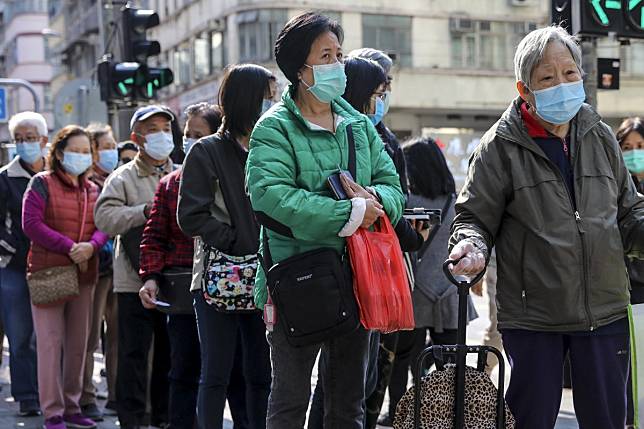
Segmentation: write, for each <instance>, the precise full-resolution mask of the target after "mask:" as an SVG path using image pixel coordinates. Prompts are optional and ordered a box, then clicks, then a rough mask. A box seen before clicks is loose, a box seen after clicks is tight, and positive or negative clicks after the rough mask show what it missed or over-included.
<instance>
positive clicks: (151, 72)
mask: <svg viewBox="0 0 644 429" xmlns="http://www.w3.org/2000/svg"><path fill="white" fill-rule="evenodd" d="M173 80H174V75H173V74H172V70H170V69H169V68H164V67H162V68H160V67H149V68H147V70H146V74H145V77H144V82H143V85H142V88H141V92H142V93H141V95H142V97H143V98H146V99H151V98H155V96H156V92H157V91H158V90H159V89H161V88H163V87H166V86H168V85H170V84H171V83H172V81H173Z"/></svg>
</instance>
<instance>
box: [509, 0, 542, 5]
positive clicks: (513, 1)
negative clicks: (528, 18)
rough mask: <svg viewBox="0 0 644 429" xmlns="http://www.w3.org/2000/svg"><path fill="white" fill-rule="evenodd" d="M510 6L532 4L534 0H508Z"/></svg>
mask: <svg viewBox="0 0 644 429" xmlns="http://www.w3.org/2000/svg"><path fill="white" fill-rule="evenodd" d="M508 3H509V4H510V6H534V5H535V0H508Z"/></svg>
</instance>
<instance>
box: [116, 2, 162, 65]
mask: <svg viewBox="0 0 644 429" xmlns="http://www.w3.org/2000/svg"><path fill="white" fill-rule="evenodd" d="M122 14H123V15H122V20H121V24H122V27H121V29H122V34H123V59H124V60H125V61H136V62H139V63H145V62H146V61H147V59H148V57H151V56H154V55H159V54H160V53H161V45H160V44H159V42H157V41H156V40H148V38H147V30H148V28H152V27H156V26H157V25H159V15H158V14H157V13H156V12H155V11H153V10H147V9H136V8H134V7H131V6H130V5H129V4H128V5H126V6H125V7H124V8H123V9H122Z"/></svg>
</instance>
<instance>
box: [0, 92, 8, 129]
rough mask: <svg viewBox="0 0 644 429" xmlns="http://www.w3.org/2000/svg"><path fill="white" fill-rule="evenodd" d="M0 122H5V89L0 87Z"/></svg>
mask: <svg viewBox="0 0 644 429" xmlns="http://www.w3.org/2000/svg"><path fill="white" fill-rule="evenodd" d="M0 122H7V90H6V88H0Z"/></svg>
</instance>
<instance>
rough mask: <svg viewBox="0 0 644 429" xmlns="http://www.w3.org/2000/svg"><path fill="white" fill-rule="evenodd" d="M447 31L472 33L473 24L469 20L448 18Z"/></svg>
mask: <svg viewBox="0 0 644 429" xmlns="http://www.w3.org/2000/svg"><path fill="white" fill-rule="evenodd" d="M449 29H450V30H451V31H453V32H459V33H469V32H472V31H474V22H473V21H472V20H471V19H469V18H450V19H449Z"/></svg>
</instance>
